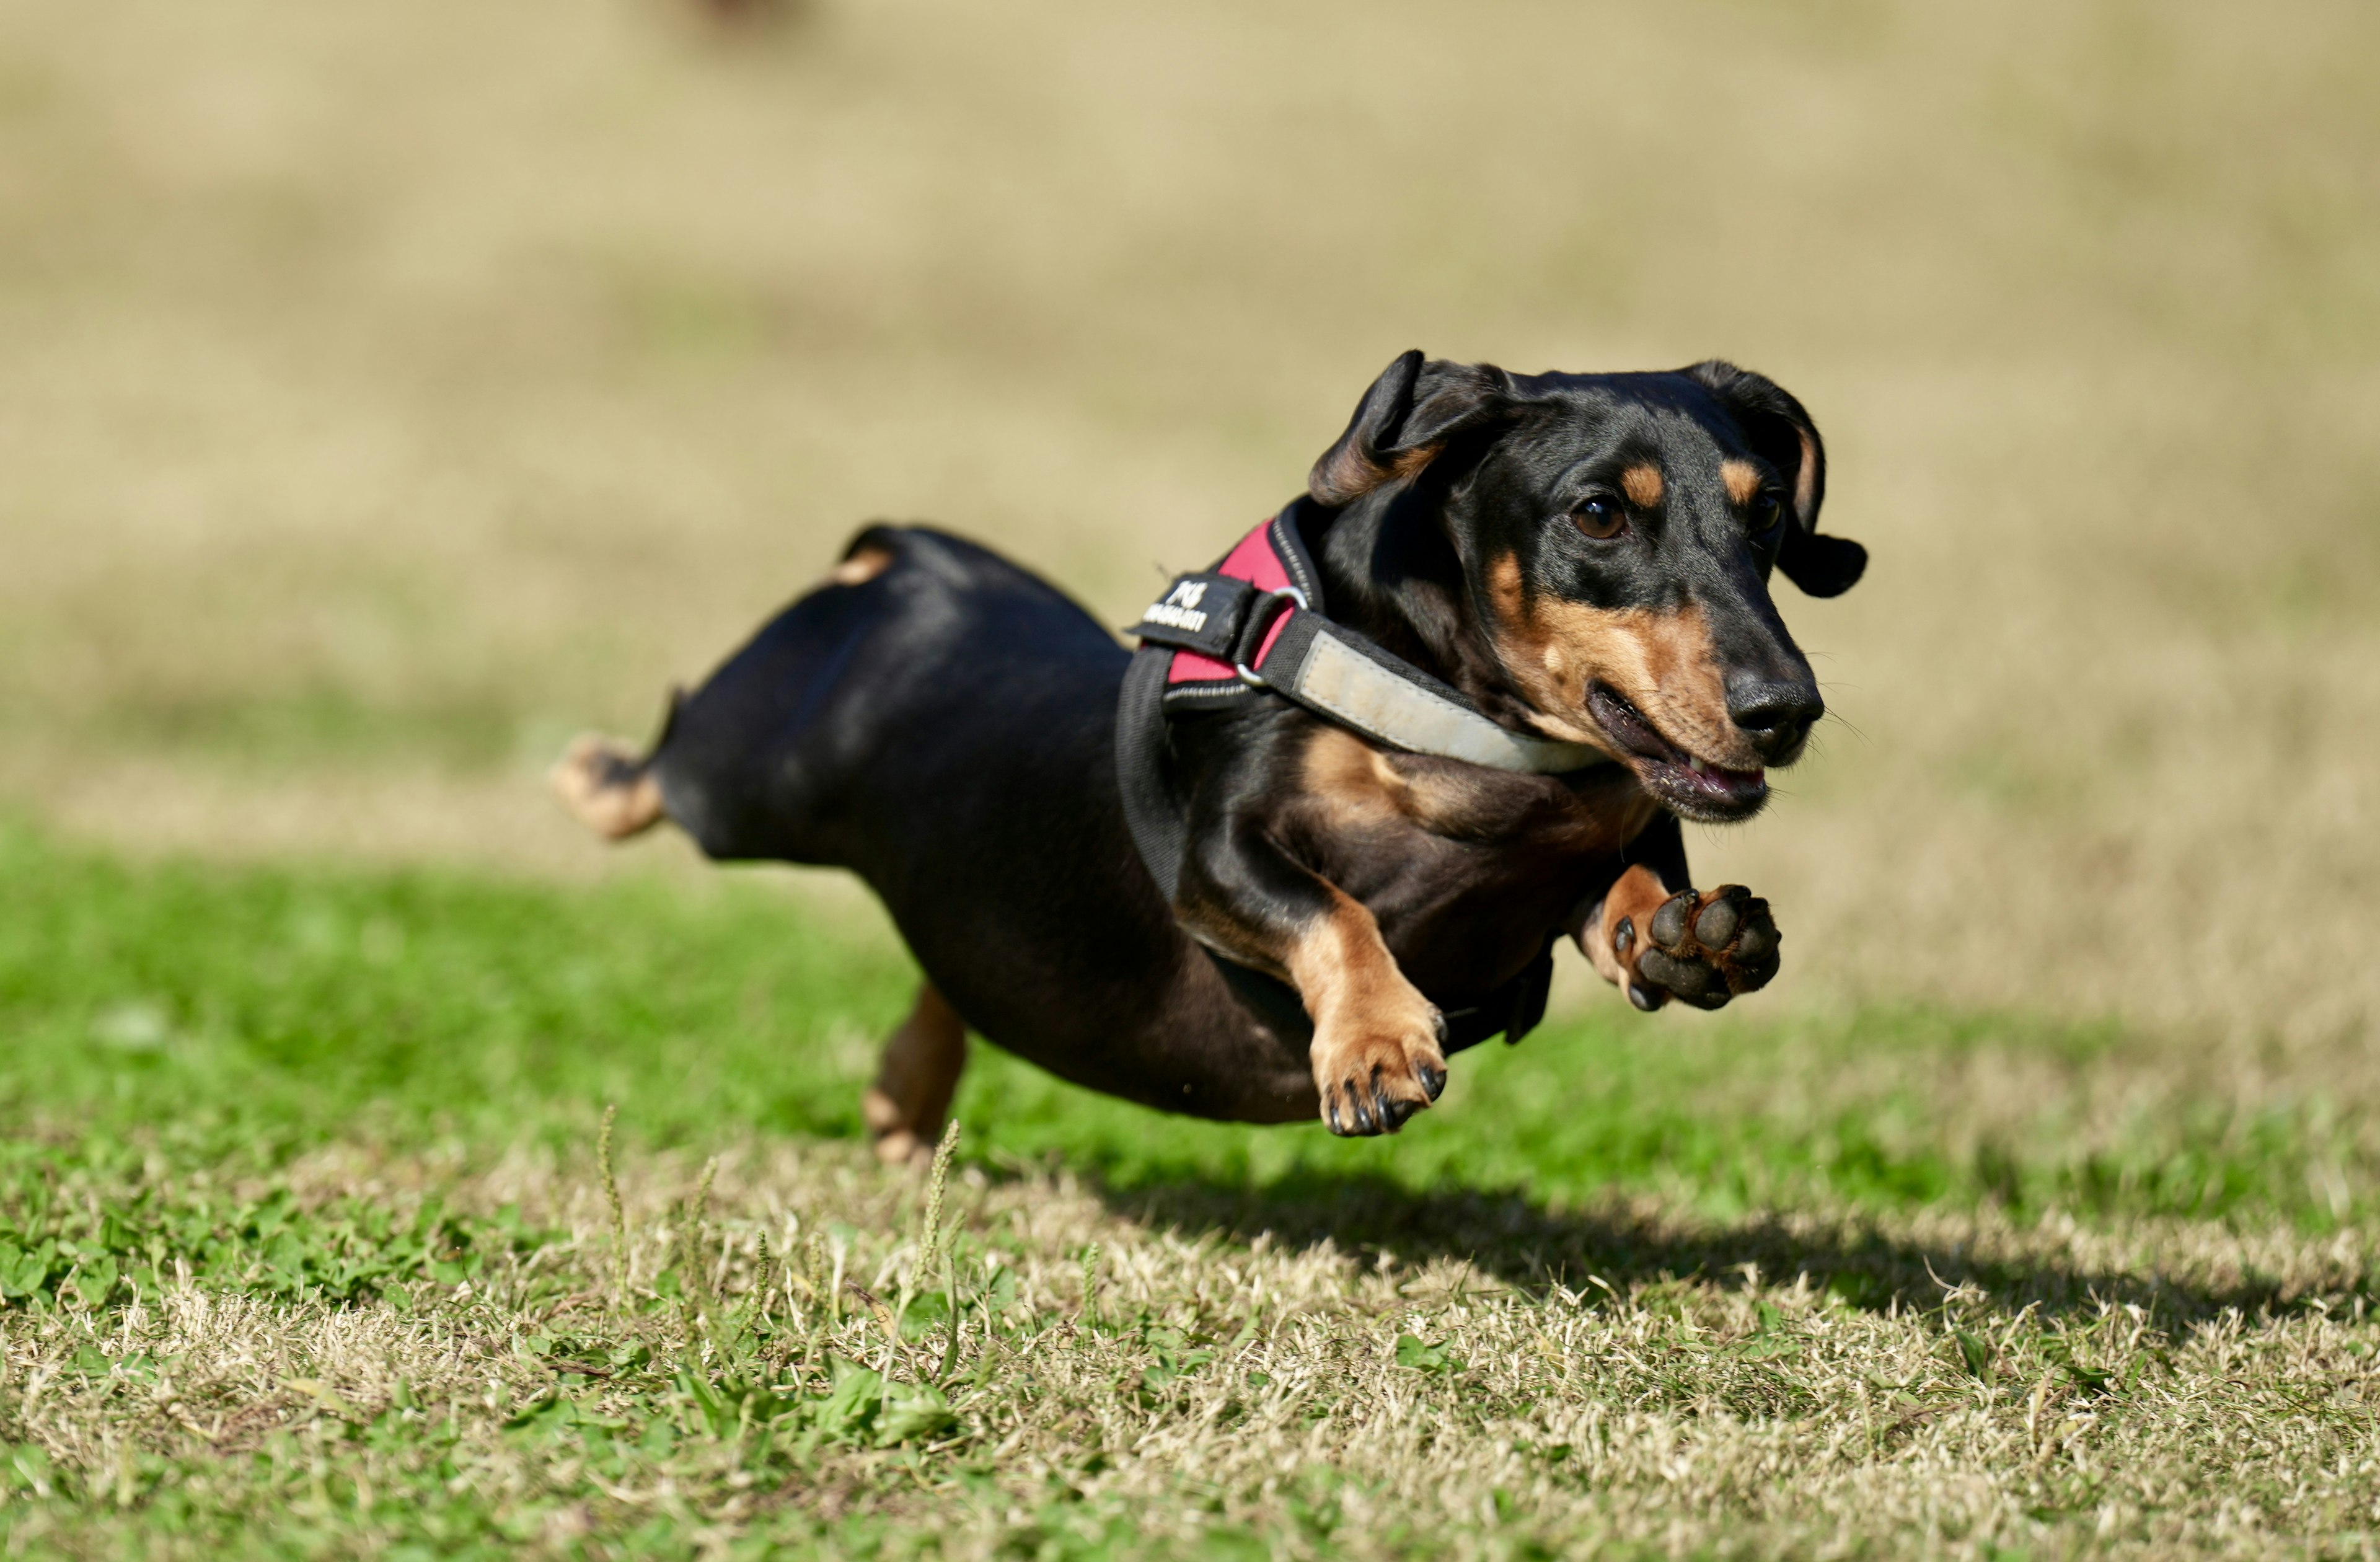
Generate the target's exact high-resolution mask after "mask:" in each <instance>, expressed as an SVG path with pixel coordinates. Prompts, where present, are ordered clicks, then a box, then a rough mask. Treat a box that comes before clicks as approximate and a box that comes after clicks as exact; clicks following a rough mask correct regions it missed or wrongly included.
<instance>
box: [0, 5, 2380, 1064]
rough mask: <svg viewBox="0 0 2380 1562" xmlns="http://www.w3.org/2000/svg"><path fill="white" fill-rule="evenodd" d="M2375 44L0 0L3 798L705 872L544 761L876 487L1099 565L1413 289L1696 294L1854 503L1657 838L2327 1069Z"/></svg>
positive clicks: (1992, 9)
mask: <svg viewBox="0 0 2380 1562" xmlns="http://www.w3.org/2000/svg"><path fill="white" fill-rule="evenodd" d="M2375 58H2380V12H2375V11H2374V8H2373V7H2371V6H2367V5H2358V4H2353V3H2350V0H2339V3H2335V4H2325V3H2318V0H2308V3H2298V4H2289V5H2283V6H2267V7H2255V8H2249V7H2240V6H2218V5H2213V4H2200V3H2194V0H2180V3H2160V4H2148V3H2134V0H2121V3H2119V0H2092V3H2081V4H2075V3H2067V4H2056V5H2052V4H2046V3H2042V4H2022V3H2020V4H2003V5H1994V6H1960V7H1951V6H1925V5H1919V4H1914V3H1910V4H1900V5H1895V4H1887V3H1881V0H1874V3H1872V0H1806V3H1791V4H1786V3H1779V4H1760V5H1755V4H1748V3H1744V4H1730V3H1721V0H1693V3H1686V4H1679V5H1673V6H1659V7H1638V6H1618V5H1607V4H1576V3H1566V4H1558V5H1557V4H1542V5H1537V4H1523V3H1510V4H1507V3H1500V0H1499V3H1491V4H1485V5H1476V6H1421V5H1406V4H1400V3H1380V0H1375V3H1372V4H1366V5H1360V6H1359V5H1354V4H1342V3H1337V0H1302V3H1299V4H1294V5H1286V4H1279V3H1275V4H1269V5H1261V6H1260V5H1253V4H1242V3H1224V4H1218V5H1210V6H1163V7H1160V6H1093V5H1087V4H1067V3H1055V4H1050V5H1047V6H1036V7H1027V8H1024V9H1017V8H1014V7H1010V8H998V9H988V8H985V7H981V6H966V5H958V4H951V3H948V0H810V3H809V4H807V5H801V6H784V7H781V8H779V9H777V10H776V11H774V12H764V13H762V14H758V15H756V16H754V17H752V18H748V19H747V25H740V26H722V25H718V24H717V23H715V22H714V21H712V20H709V19H706V18H705V17H704V15H703V14H702V13H700V12H699V11H697V10H687V9H681V8H679V7H677V6H673V5H670V4H666V3H663V0H573V3H568V4H565V3H563V0H513V3H511V4H507V5H504V6H485V5H470V4H463V3H461V0H411V3H408V4H407V5H403V6H304V7H293V6H285V5H268V4H264V3H262V0H214V3H212V4H210V5H207V6H188V5H184V4H174V3H169V0H118V3H116V4H113V5H110V6H56V5H40V4H35V3H33V0H5V3H0V333H5V340H6V343H7V344H8V350H7V351H6V353H5V354H0V473H5V480H4V481H0V808H5V809H6V810H7V811H9V812H11V813H13V814H14V815H15V816H16V817H18V819H19V820H21V821H28V822H30V824H32V825H33V826H34V827H35V828H37V829H39V830H40V831H42V833H44V834H45V835H51V836H59V837H63V838H79V839H82V840H85V841H88V842H93V843H97V845H98V846H100V847H101V848H103V849H104V850H106V851H109V852H115V853H121V852H127V851H129V852H135V853H140V852H150V851H156V850H160V849H170V850H174V851H177V852H186V851H196V852H200V853H204V854H214V855H224V856H231V857H239V858H252V857H255V856H258V855H273V856H283V857H292V858H300V859H309V860H311V859H319V858H322V857H324V856H337V857H351V858H352V857H362V858H370V859H375V860H405V861H423V860H434V861H439V862H443V863H448V864H456V863H463V864H476V865H479V866H480V867H482V868H484V869H489V870H492V871H493V872H495V873H499V874H502V875H507V876H510V875H525V876H532V877H553V876H561V877H564V878H570V879H576V878H580V877H583V876H585V875H589V874H593V873H629V874H632V875H633V874H662V875H667V876H673V877H683V878H685V879H686V880H687V881H688V882H692V881H694V879H695V878H696V870H695V867H694V864H693V862H692V854H691V853H690V851H689V850H688V849H687V848H686V847H685V845H684V843H683V842H681V841H677V840H675V839H669V840H665V841H657V842H654V843H648V844H643V845H639V846H638V847H637V848H632V849H630V850H628V851H625V852H623V853H620V854H618V855H616V856H613V857H608V858H607V857H604V856H602V855H601V854H600V853H599V852H598V851H597V849H596V848H594V847H593V846H591V845H590V844H589V843H588V842H587V840H586V839H585V837H584V836H583V835H582V834H581V833H580V832H579V831H578V830H577V826H575V825H574V824H570V823H569V822H568V821H566V820H565V818H563V817H562V816H561V814H560V813H559V812H558V811H557V810H555V809H554V808H553V807H552V805H551V804H550V802H549V801H548V799H546V798H545V796H544V794H543V792H542V789H541V787H540V784H539V774H540V770H541V768H542V766H543V764H544V763H546V762H547V761H548V760H550V758H551V757H552V755H553V752H554V751H555V750H556V749H557V748H558V746H559V744H560V742H561V741H562V739H563V738H565V737H566V736H567V735H568V734H569V733H570V732H571V731H573V730H575V729H577V728H578V727H580V726H589V725H597V726H613V727H614V728H617V729H621V730H625V731H629V732H641V731H644V730H647V729H648V727H649V726H650V723H651V722H652V721H653V719H654V718H655V716H656V714H658V711H659V708H660V701H661V697H662V689H663V688H664V686H665V684H666V683H667V682H668V681H670V680H672V679H692V678H696V677H699V676H700V675H701V674H702V673H703V672H704V671H705V670H706V669H707V668H708V667H709V666H710V665H711V664H712V663H713V662H715V661H716V660H717V659H718V658H719V657H720V656H721V655H722V653H724V652H726V651H727V650H728V649H729V648H730V647H731V646H732V645H733V644H734V643H735V642H736V641H737V640H739V639H740V637H741V636H743V635H744V634H745V633H746V632H747V630H748V629H749V628H751V627H752V626H753V625H754V624H755V623H756V622H758V621H759V618H760V617H761V616H764V615H765V614H767V613H768V612H770V611H771V609H772V608H773V607H775V606H776V605H777V604H780V603H781V602H782V601H783V600H784V599H786V598H787V597H789V596H790V595H792V594H793V593H795V592H796V591H797V590H798V589H800V588H801V586H802V585H803V584H804V582H806V581H807V580H809V579H811V578H813V577H814V576H815V575H816V574H817V573H818V572H819V571H820V569H822V568H823V567H824V566H825V565H826V564H827V563H828V562H829V561H830V560H831V559H832V556H833V555H834V553H835V551H836V549H837V548H838V546H839V545H840V543H842V541H843V540H844V538H845V537H846V536H847V535H848V534H849V533H850V532H851V531H852V530H853V529H854V528H855V527H856V526H857V525H858V524H859V523H861V522H862V521H864V520H866V519H869V518H871V517H877V516H892V517H899V518H912V517H917V518H929V519H934V520H936V521H939V522H941V523H943V524H946V525H949V526H952V527H953V528H956V529H958V530H961V531H966V532H969V533H972V534H974V535H977V536H978V537H981V538H984V539H986V540H988V541H990V542H992V543H995V544H997V545H999V546H1001V547H1003V548H1005V549H1007V550H1009V551H1011V552H1013V553H1014V554H1015V555H1018V556H1020V557H1021V558H1023V559H1025V560H1026V561H1027V562H1029V563H1031V564H1033V565H1034V566H1036V567H1039V568H1041V569H1043V570H1044V571H1046V572H1048V573H1049V574H1050V575H1051V576H1052V577H1053V578H1055V579H1056V580H1059V581H1061V582H1062V583H1063V584H1064V585H1066V586H1067V587H1069V588H1070V589H1072V590H1074V591H1075V592H1078V593H1079V594H1080V595H1082V596H1083V597H1084V598H1085V599H1086V600H1087V601H1088V602H1089V603H1090V604H1093V605H1094V606H1095V607H1096V608H1097V609H1098V610H1099V611H1100V612H1101V613H1102V614H1103V615H1105V616H1107V617H1108V618H1109V619H1110V621H1114V622H1121V621H1122V620H1123V618H1124V617H1125V616H1128V610H1129V609H1130V608H1131V607H1132V606H1134V605H1136V603H1137V600H1138V596H1139V593H1140V592H1142V591H1144V590H1145V589H1146V588H1147V586H1148V585H1149V584H1150V583H1152V582H1154V581H1156V580H1160V579H1161V577H1162V576H1163V574H1164V573H1165V572H1166V571H1167V570H1168V569H1170V568H1172V567H1186V566H1189V565H1192V564H1196V563H1198V562H1200V561H1202V560H1204V559H1206V558H1208V557H1209V556H1211V555H1213V554H1214V553H1216V552H1217V551H1218V550H1219V549H1220V546H1221V545H1222V544H1223V543H1226V542H1227V541H1228V540H1229V539H1230V538H1231V537H1232V536H1233V535H1234V534H1235V533H1236V532H1238V531H1241V530H1243V529H1245V527H1246V526H1247V525H1249V524H1250V523H1251V522H1252V521H1253V520H1254V519H1257V518H1258V517H1260V516H1261V515H1263V514H1264V513H1266V512H1267V511H1268V510H1269V508H1270V507H1272V506H1276V505H1278V504H1279V503H1280V502H1281V500H1283V499H1284V498H1286V497H1287V496H1289V495H1290V494H1292V493H1293V492H1295V491H1296V489H1297V487H1298V486H1299V484H1300V482H1301V481H1302V478H1303V474H1304V472H1305V468H1306V466H1307V464H1308V463H1309V462H1310V461H1311V459H1312V458H1313V457H1314V456H1315V455H1316V454H1317V453H1318V451H1319V450H1320V449H1321V448H1322V446H1323V445H1325V444H1327V443H1328V442H1329V440H1330V438H1331V437H1332V436H1333V435H1334V434H1335V433H1336V432H1337V431H1338V429H1339V428H1340V426H1341V425H1342V421H1343V420H1344V418H1345V416H1346V414H1347V412H1348V409H1350V408H1351V407H1352V406H1353V404H1354V400H1355V398H1356V397H1357V396H1358V394H1359V393H1360V392H1361V390H1362V389H1363V387H1364V385H1365V384H1366V382H1367V381H1368V380H1369V378H1370V377H1371V376H1372V375H1373V374H1374V373H1375V372H1378V369H1379V368H1380V367H1381V365H1383V364H1384V363H1386V362H1387V361H1388V360H1389V359H1390V357H1391V356H1393V355H1394V354H1395V353H1397V352H1398V351H1400V350H1402V349H1403V348H1408V347H1416V346H1417V347H1421V348H1426V349H1427V350H1428V351H1430V352H1432V353H1433V354H1437V355H1441V356H1448V357H1455V358H1463V359H1477V360H1494V361H1497V362H1500V363H1503V364H1505V365H1506V366H1508V367H1511V368H1513V369H1515V370H1536V369H1542V368H1564V369H1578V370H1585V369H1608V368H1645V367H1661V366H1671V365H1676V364H1680V363H1683V362H1687V361H1690V360H1694V359H1697V358H1701V357H1704V356H1708V355H1714V354H1716V355H1724V356H1728V357H1731V358H1734V359H1736V360H1739V361H1742V362H1743V363H1745V364H1747V365H1750V366H1753V367H1755V368H1758V369H1760V370H1762V371H1764V372H1768V373H1770V374H1772V375H1774V376H1775V377H1777V378H1778V379H1779V380H1780V381H1781V382H1782V383H1783V384H1786V385H1787V386H1788V387H1790V388H1791V390H1793V391H1794V392H1795V393H1796V394H1798V395H1799V396H1800V397H1802V398H1803V400H1804V401H1805V402H1806V403H1807V404H1808V405H1809V406H1810V408H1811V409H1813V411H1814V412H1815V416H1816V417H1817V419H1818V421H1819V423H1820V426H1821V428H1822V429H1823V430H1824V432H1825V433H1826V435H1827V438H1828V444H1829V446H1830V449H1831V451H1832V454H1833V458H1834V466H1833V473H1832V482H1831V495H1832V496H1831V500H1830V503H1829V506H1828V508H1829V515H1828V527H1829V529H1830V530H1833V531H1840V532H1842V533H1844V534H1846V535H1849V536H1852V537H1856V538H1859V539H1861V540H1862V541H1864V542H1865V543H1867V544H1868V545H1869V546H1870V547H1871V549H1872V550H1873V551H1874V554H1875V560H1876V562H1875V565H1874V567H1873V569H1872V571H1871V573H1870V575H1869V577H1868V580H1867V581H1866V582H1865V583H1864V585H1863V586H1862V587H1861V588H1860V589H1859V590H1858V591H1856V592H1853V593H1852V594H1851V595H1850V596H1848V597H1845V598H1843V599H1841V600H1840V601H1839V602H1836V603H1828V604H1818V603H1810V602H1806V601H1803V600H1802V599H1800V598H1798V597H1796V596H1794V595H1793V594H1792V593H1791V592H1790V590H1788V591H1787V592H1785V603H1784V606H1785V611H1786V614H1787V616H1788V618H1789V620H1790V621H1791V623H1792V625H1793V627H1794V628H1795V629H1796V631H1797V633H1798V634H1800V635H1801V637H1802V638H1803V642H1804V643H1805V645H1806V646H1808V648H1809V649H1810V650H1811V651H1812V652H1813V653H1814V657H1815V660H1816V663H1817V665H1818V667H1819V669H1820V673H1821V676H1822V677H1823V678H1824V679H1825V680H1826V682H1827V684H1828V699H1829V702H1830V704H1831V705H1832V707H1833V708H1834V710H1835V711H1836V712H1838V713H1839V714H1840V718H1841V719H1840V721H1839V722H1835V723H1830V724H1829V725H1828V728H1827V729H1826V733H1825V738H1824V741H1823V742H1822V743H1821V745H1820V747H1819V751H1818V752H1817V754H1816V755H1815V758H1814V759H1812V760H1811V761H1810V762H1809V763H1807V764H1806V765H1805V766H1804V767H1803V768H1802V769H1801V770H1798V771H1796V772H1795V773H1793V775H1791V777H1790V778H1787V784H1786V785H1785V786H1783V787H1781V788H1780V790H1781V792H1782V793H1783V795H1782V796H1780V797H1779V799H1778V801H1777V804H1776V805H1775V807H1774V808H1773V809H1772V810H1771V812H1770V813H1769V814H1768V815H1767V817H1765V818H1764V819H1762V820H1761V821H1759V822H1758V823H1756V824H1754V825H1752V826H1750V827H1748V828H1744V829H1741V830H1736V831H1732V832H1711V831H1701V832H1697V833H1696V837H1695V839H1694V843H1693V845H1694V852H1695V855H1696V858H1697V863H1698V873H1699V874H1700V876H1701V877H1702V878H1703V879H1704V880H1705V881H1706V882H1716V881H1718V880H1720V879H1722V878H1726V879H1741V880H1743V881H1745V882H1748V883H1751V884H1753V885H1755V887H1756V888H1758V889H1759V890H1760V891H1761V892H1763V893H1765V894H1767V895H1768V896H1770V897H1772V898H1773V899H1775V900H1776V902H1777V903H1778V905H1779V912H1780V917H1781V919H1782V920H1783V921H1784V924H1785V927H1786V930H1787V935H1788V957H1789V958H1788V960H1787V966H1786V974H1785V976H1784V977H1783V978H1782V979H1781V980H1780V982H1779V985H1778V986H1777V987H1776V988H1775V989H1773V990H1772V992H1771V993H1770V994H1768V995H1764V997H1763V998H1762V999H1761V1000H1760V1003H1761V1005H1762V1006H1764V1012H1767V1013H1771V1014H1774V1015H1777V1016H1791V1015H1815V1016H1824V1015H1828V1014H1836V1015H1843V1014H1851V1013H1854V1012H1858V1011H1860V1010H1862V1009H1864V1008H1865V1007H1873V1006H1876V1005H1888V1006H1889V1005H1908V1004H1917V1005H1925V1006H1937V1007H1944V1006H1947V1007H1948V1008H1949V1009H1960V1008H1965V1009H1971V1010H1978V1011H1980V1010H1990V1011H1998V1012H2010V1011H2021V1012H2026V1013H2037V1014H2042V1015H2047V1016H2055V1017H2064V1018H2065V1019H2072V1020H2076V1021H2096V1020H2098V1019H2115V1020H2118V1021H2120V1022H2122V1023H2125V1024H2128V1025H2135V1026H2140V1027H2145V1028H2147V1029H2148V1030H2149V1031H2152V1032H2154V1033H2155V1034H2156V1035H2159V1036H2162V1037H2165V1038H2167V1039H2168V1044H2170V1045H2171V1046H2173V1047H2174V1048H2177V1049H2180V1050H2183V1051H2188V1052H2191V1053H2192V1054H2201V1053H2203V1054H2204V1055H2206V1056H2217V1055H2219V1056H2222V1057H2225V1058H2228V1059H2230V1060H2232V1064H2233V1065H2236V1067H2237V1068H2241V1069H2245V1070H2250V1071H2257V1070H2262V1071H2265V1072H2268V1073H2271V1072H2277V1073H2278V1074H2280V1075H2286V1076H2289V1077H2300V1078H2306V1079H2319V1080H2323V1081H2324V1082H2325V1084H2326V1085H2328V1086H2332V1087H2337V1088H2349V1089H2351V1088H2352V1087H2353V1084H2354V1081H2355V1080H2357V1079H2359V1078H2360V1077H2361V1076H2359V1075H2358V1074H2357V1073H2356V1070H2358V1069H2363V1070H2365V1071H2366V1072H2369V1065H2368V1063H2367V1062H2366V1060H2365V1058H2364V1053H2365V1051H2366V1046H2365V1043H2366V1040H2367V1037H2368V1027H2369V1025H2370V1023H2371V1019H2372V1016H2373V1014H2374V1009H2375V1000H2380V963H2375V962H2374V961H2373V960H2372V959H2371V958H2369V957H2368V955H2367V953H2366V950H2365V941H2366V939H2367V938H2368V937H2369V936H2370V934H2371V931H2372V930H2373V929H2374V927H2375V926H2380V818H2375V809H2376V808H2380V802H2376V800H2375V799H2380V787H2375V786H2374V780H2373V777H2374V773H2375V769H2376V768H2380V738H2375V720H2376V719H2380V613H2376V612H2375V609H2380V441H2374V439H2373V437H2372V430H2373V429H2374V426H2375V424H2380V352H2376V351H2375V348H2380V93H2374V92H2372V91H2371V90H2370V82H2369V79H2368V78H2369V75H2370V67H2371V62H2372V61H2373V60H2374V59H2375ZM806 893H813V894H816V895H820V896H825V897H832V901H833V904H835V905H836V906H837V907H838V908H840V907H843V906H845V905H856V904H857V903H858V897H856V895H854V894H853V893H852V892H851V891H849V890H847V889H840V888H835V887H832V886H829V885H822V884H818V885H811V887H809V888H808V889H807V890H806ZM1589 987H1590V983H1588V982H1584V981H1582V980H1580V979H1579V977H1578V974H1577V972H1576V971H1575V970H1573V972H1572V973H1571V974H1570V976H1568V977H1566V979H1565V988H1564V995H1565V996H1564V1001H1565V1003H1567V1004H1570V1005H1573V1006H1575V1005H1586V1004H1603V1003H1608V1002H1609V999H1608V998H1607V997H1604V996H1602V995H1599V994H1597V993H1591V992H1590V991H1589ZM1747 1007H1748V1006H1747ZM1653 1023H1655V1024H1658V1025H1659V1026H1664V1027H1678V1028H1683V1027H1690V1026H1692V1025H1694V1024H1696V1023H1700V1021H1698V1020H1696V1019H1694V1017H1665V1018H1664V1019H1660V1020H1658V1021H1656V1022H1653ZM2227 1066H2230V1065H2227ZM2374 1093H2375V1094H2380V1084H2375V1085H2374Z"/></svg>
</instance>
